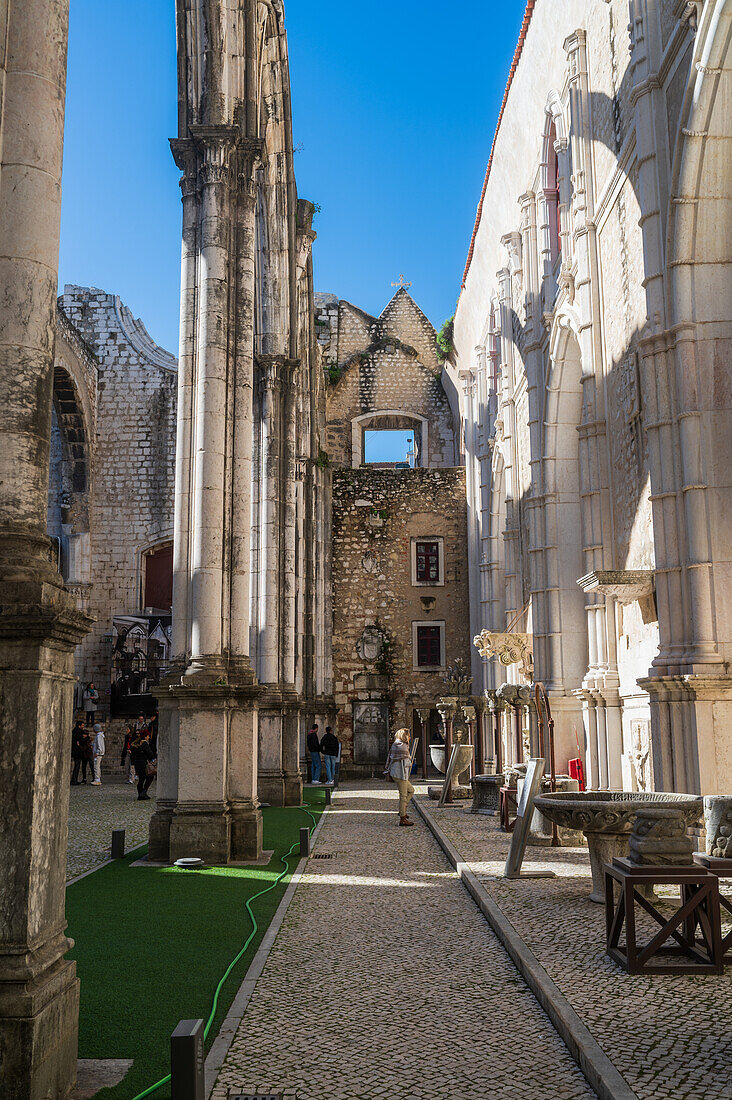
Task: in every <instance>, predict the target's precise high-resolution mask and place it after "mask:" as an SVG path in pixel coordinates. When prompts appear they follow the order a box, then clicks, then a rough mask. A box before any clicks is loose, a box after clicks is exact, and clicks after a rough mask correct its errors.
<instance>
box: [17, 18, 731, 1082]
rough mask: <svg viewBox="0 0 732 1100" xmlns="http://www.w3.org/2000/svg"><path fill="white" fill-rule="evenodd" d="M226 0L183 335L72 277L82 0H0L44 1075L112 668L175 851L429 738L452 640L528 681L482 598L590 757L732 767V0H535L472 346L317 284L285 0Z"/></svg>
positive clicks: (31, 1070) (600, 783)
mask: <svg viewBox="0 0 732 1100" xmlns="http://www.w3.org/2000/svg"><path fill="white" fill-rule="evenodd" d="M233 6H234V7H236V8H237V9H238V11H239V12H240V15H241V18H240V19H239V20H231V19H229V18H228V14H229V9H230V8H231V7H232V3H231V2H230V0H226V2H225V0H217V2H214V0H178V3H177V8H178V17H179V18H178V28H179V30H178V50H179V76H180V87H179V132H178V135H177V136H176V137H175V138H174V139H173V141H172V149H173V155H174V157H175V161H176V163H177V165H178V167H179V168H180V170H181V181H180V186H181V192H182V240H183V251H182V279H181V333H180V346H179V354H178V355H177V356H174V355H172V354H171V353H170V352H168V351H165V350H164V349H162V348H159V347H158V346H157V345H156V344H155V343H154V341H153V340H152V339H151V338H150V336H149V334H148V333H147V331H146V330H145V328H144V325H143V324H142V323H141V322H140V321H139V320H136V319H134V318H133V317H132V316H131V314H130V313H129V310H127V309H126V307H125V306H124V305H123V304H122V303H121V302H120V300H119V298H117V297H116V296H115V295H114V294H111V293H108V292H107V291H103V290H98V289H96V288H91V287H82V286H67V287H65V288H64V289H63V293H62V294H61V296H60V297H59V298H58V299H57V285H56V284H57V266H58V235H59V220H60V172H61V159H62V150H63V103H64V88H65V65H66V37H67V27H68V0H27V2H26V3H24V4H22V5H19V4H12V3H10V2H9V0H0V16H1V17H2V18H1V19H0V26H2V27H3V28H4V34H3V36H2V52H1V53H0V67H1V69H2V89H3V93H2V103H1V105H0V125H1V127H2V146H1V149H2V151H1V154H0V157H1V160H0V180H1V182H2V187H1V188H0V233H1V234H2V237H3V247H2V248H0V280H1V281H2V285H3V288H4V293H3V298H2V302H1V303H0V423H1V424H2V438H3V446H2V448H1V449H0V523H1V525H2V531H3V538H2V541H1V542H0V604H1V606H2V619H1V622H0V657H1V660H0V687H1V698H2V708H1V712H0V723H1V725H2V752H0V775H1V776H2V785H3V790H4V791H6V792H10V793H9V795H6V796H5V798H4V806H3V814H2V820H0V847H1V848H2V851H3V860H2V861H0V864H1V866H0V897H2V898H3V899H5V900H3V902H2V904H0V1066H2V1068H3V1072H4V1073H5V1075H6V1078H7V1080H8V1081H10V1082H11V1086H10V1093H9V1095H10V1096H12V1097H13V1098H16V1097H18V1098H19V1097H23V1098H24V1100H25V1098H26V1097H29V1098H31V1100H45V1098H47V1097H53V1098H56V1097H66V1096H67V1095H68V1093H69V1089H70V1087H71V1084H72V1083H73V1080H74V1076H75V1058H76V1023H75V1021H76V1019H77V1015H78V997H79V987H78V981H77V979H76V977H75V971H74V966H73V964H72V963H69V962H68V961H67V960H66V959H65V955H66V952H67V950H68V941H67V939H66V936H65V935H64V927H65V925H64V870H65V845H66V820H67V815H68V799H69V792H68V776H67V770H66V761H67V758H68V748H69V737H70V730H71V726H72V719H73V707H74V692H75V690H77V688H76V686H75V685H76V684H77V683H78V681H80V680H82V679H83V680H89V679H93V680H94V681H95V682H96V683H97V684H98V685H99V686H100V687H101V688H102V713H103V714H104V716H105V718H106V719H108V720H109V729H110V736H111V737H114V736H116V732H117V730H118V728H119V727H118V726H115V721H119V718H120V716H121V715H123V714H124V713H125V707H126V706H129V705H130V698H131V697H133V698H134V701H135V704H137V700H138V699H139V698H140V697H141V696H143V695H145V696H152V695H154V696H155V698H156V699H157V704H158V707H159V710H160V742H159V746H160V762H159V778H158V783H157V806H156V811H155V813H154V815H153V818H152V822H151V827H150V853H151V856H153V857H156V858H159V859H161V860H163V861H165V860H171V859H175V858H177V856H179V855H182V854H185V855H190V854H200V855H202V856H204V857H205V858H206V859H208V860H210V861H212V862H220V863H225V862H228V861H239V860H243V859H251V858H256V857H257V856H258V855H259V854H260V852H261V833H262V823H261V812H260V809H259V803H260V800H261V801H267V802H270V803H274V804H279V805H290V804H298V803H299V802H300V801H301V798H302V783H303V768H304V762H305V760H304V758H305V752H304V733H305V731H306V729H307V727H308V725H309V724H310V723H311V722H312V721H313V720H319V721H321V722H322V723H323V724H325V722H328V721H329V722H331V723H332V724H333V725H334V726H337V728H338V731H339V736H340V738H341V741H342V743H343V749H344V767H346V768H349V767H350V768H351V769H352V771H353V773H354V774H355V773H357V772H358V769H359V767H360V768H361V769H362V771H363V770H366V771H369V770H373V768H374V767H376V766H377V765H378V764H379V761H380V758H381V754H382V751H383V748H384V744H385V739H386V733H387V730H388V728H389V725H390V724H393V723H395V722H398V723H400V724H401V723H405V722H406V723H411V722H415V723H416V722H417V717H416V716H417V714H418V713H419V714H421V715H422V717H420V719H419V720H420V722H421V723H424V722H427V721H429V722H430V723H432V724H431V725H430V726H429V729H430V730H432V731H434V730H435V725H434V723H435V719H436V712H435V705H436V701H437V699H438V698H439V697H440V695H441V694H442V693H443V692H444V691H445V688H444V684H443V677H444V675H445V671H446V666H447V665H448V664H449V663H451V662H452V661H454V660H455V659H456V658H457V657H461V658H463V660H464V661H465V662H466V663H470V662H472V674H473V693H474V699H475V702H476V707H477V709H478V711H480V710H481V709H482V708H484V707H485V696H484V694H483V692H484V690H485V691H487V692H488V694H489V695H490V693H491V692H492V691H494V689H496V688H497V687H498V686H500V684H501V682H502V681H503V680H505V679H506V678H507V679H508V680H509V681H510V682H513V683H520V682H522V675H523V674H522V672H521V669H520V667H519V665H517V664H514V665H509V666H505V665H503V664H501V663H500V662H497V661H493V660H482V659H481V657H480V655H479V653H478V651H477V650H476V648H475V647H474V646H473V645H472V638H473V636H474V635H477V634H478V633H479V632H480V631H481V630H484V629H486V630H489V631H491V632H496V633H500V632H506V631H509V632H514V633H518V634H520V635H521V636H522V638H523V639H524V642H525V644H526V645H527V646H528V648H529V651H530V653H531V658H532V661H533V673H534V676H535V677H536V679H540V680H543V681H544V682H545V684H546V686H547V688H548V691H549V695H550V698H551V702H552V709H553V713H554V715H555V718H556V723H557V763H558V765H559V767H560V769H561V770H562V771H563V770H565V768H566V767H567V764H568V760H569V758H570V757H576V756H577V755H578V754H579V756H580V758H581V759H582V761H583V763H584V768H585V773H586V777H587V781H588V783H589V785H591V786H592V787H604V788H606V787H614V788H621V787H622V788H625V789H638V788H642V789H656V790H670V791H691V792H702V793H708V794H713V793H728V794H729V793H732V677H730V674H729V663H730V658H731V657H732V652H731V651H730V647H731V646H732V633H731V632H732V618H731V617H730V612H729V610H728V609H729V607H730V606H732V565H731V564H730V547H731V546H732V529H731V527H730V525H731V524H732V519H731V517H732V499H731V495H732V494H731V488H730V484H729V471H730V469H732V451H731V450H730V447H731V444H730V440H732V408H730V402H731V401H732V385H731V384H730V367H729V337H730V294H729V287H730V278H729V227H730V207H729V196H728V183H727V182H726V181H728V180H729V178H730V176H729V168H730V159H731V158H730V148H729V143H730V130H729V127H730V118H729V110H728V105H729V101H730V86H729V54H728V49H729V37H730V28H731V26H732V2H731V0H695V2H693V3H679V2H677V0H630V15H631V18H630V39H629V41H628V40H627V39H625V38H624V35H625V27H626V24H627V20H628V2H627V0H607V2H604V3H599V2H596V0H566V2H565V3H563V4H561V5H556V4H552V3H550V2H549V0H536V2H532V3H529V5H528V7H527V12H526V16H525V19H524V24H523V27H522V31H521V38H520V41H519V45H518V47H517V51H516V58H515V64H514V66H513V67H512V69H511V77H510V80H509V85H508V87H507V89H506V96H505V100H504V104H503V108H502V111H501V117H500V124H499V127H498V129H497V131H496V136H495V140H494V145H493V149H492V152H491V157H490V161H489V164H488V169H487V172H486V176H485V181H484V184H483V193H482V197H481V200H480V205H479V208H478V214H477V218H476V222H475V228H474V232H473V237H472V240H471V241H470V245H469V251H468V262H467V265H466V269H465V273H464V278H463V285H462V288H461V290H460V296H459V300H458V305H457V310H456V314H455V318H454V338H453V350H452V351H451V353H450V355H449V356H448V358H447V360H446V361H445V362H441V360H440V359H439V358H438V351H437V344H436V336H435V330H434V329H433V327H432V325H431V324H430V322H429V321H428V320H427V319H426V318H425V317H424V315H423V314H422V313H421V311H420V310H419V308H418V306H417V304H416V303H415V302H414V300H413V299H412V297H411V296H410V295H409V294H408V293H407V291H406V289H404V287H400V289H399V290H398V291H397V293H396V294H395V295H394V296H393V297H392V299H391V301H390V302H388V303H387V305H386V306H385V308H384V311H383V312H382V314H381V315H380V316H379V317H373V316H371V315H369V314H366V313H365V312H364V311H363V310H361V309H360V308H358V307H357V306H354V305H352V304H351V303H349V302H345V301H343V300H339V299H338V298H337V296H335V295H332V294H324V293H316V292H315V287H314V280H313V248H314V246H315V239H316V233H315V231H314V230H313V214H314V206H313V204H312V203H310V202H308V201H307V200H305V199H302V198H299V197H298V195H297V189H296V183H295V176H294V158H293V142H292V126H291V103H290V86H289V76H288V64H287V41H286V35H285V30H284V12H283V5H282V0H237V3H236V4H234V5H233ZM41 26H42V27H45V28H47V31H48V33H47V34H46V35H45V36H44V37H43V38H42V40H37V35H34V34H33V31H32V29H33V28H34V27H36V28H37V27H41ZM517 133H520V134H521V140H520V141H517V140H516V137H515V135H516V134H517ZM171 201H173V199H172V197H171ZM176 201H177V200H176ZM41 212H42V216H40V215H41ZM315 247H317V246H315ZM378 428H388V429H397V428H398V429H404V428H408V429H409V431H410V432H411V433H412V441H413V449H412V454H411V456H410V457H409V458H407V456H405V461H404V462H401V463H394V464H382V465H381V466H374V465H371V466H367V465H365V464H364V463H363V458H364V449H363V448H364V434H365V432H366V431H369V430H374V429H378ZM525 671H526V669H525V668H524V672H525ZM430 714H431V717H430ZM478 721H481V716H480V715H479V718H478ZM486 721H487V719H486V717H485V714H484V715H483V722H484V724H485V722H486ZM419 728H423V727H422V726H420V727H419ZM527 732H528V736H529V739H531V736H532V735H533V730H528V731H527ZM503 738H504V742H503V752H504V760H506V761H508V762H510V761H511V760H512V757H513V754H514V753H515V752H516V751H517V750H516V748H515V747H514V744H515V743H514V741H513V739H512V737H511V731H510V730H509V728H508V725H507V726H506V729H505V730H504V731H503ZM201 760H205V761H206V762H207V766H206V768H205V769H202V768H201V764H200V762H201ZM7 899H10V900H9V901H8V900H7ZM13 1090H15V1091H13Z"/></svg>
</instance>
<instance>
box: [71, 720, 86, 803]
mask: <svg viewBox="0 0 732 1100" xmlns="http://www.w3.org/2000/svg"><path fill="white" fill-rule="evenodd" d="M85 733H86V729H85V727H84V719H83V718H77V720H76V725H75V726H74V728H73V729H72V731H71V759H72V761H73V764H74V770H73V772H72V775H71V786H72V787H78V786H79V769H80V768H81V765H82V764H84V782H85V783H86V761H85V760H84V734H85Z"/></svg>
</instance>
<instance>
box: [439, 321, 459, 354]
mask: <svg viewBox="0 0 732 1100" xmlns="http://www.w3.org/2000/svg"><path fill="white" fill-rule="evenodd" d="M454 333H455V314H454V313H453V315H452V317H448V319H447V320H446V321H445V322H444V324H443V326H442V328H441V329H440V331H439V332H438V333H437V358H438V359H439V360H440V362H441V363H444V362H445V360H446V359H449V358H450V356H451V355H452V353H453V351H454V344H453V336H454Z"/></svg>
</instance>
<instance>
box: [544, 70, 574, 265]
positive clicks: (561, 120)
mask: <svg viewBox="0 0 732 1100" xmlns="http://www.w3.org/2000/svg"><path fill="white" fill-rule="evenodd" d="M570 178H571V166H570V157H569V127H568V122H567V116H566V112H565V110H564V106H563V104H562V100H561V97H560V95H559V93H558V92H557V91H556V90H555V89H552V90H551V91H550V92H549V95H548V96H547V101H546V108H545V113H544V132H543V134H542V141H541V165H540V168H539V182H540V191H539V213H540V223H541V224H540V229H541V253H542V261H543V270H544V275H545V277H546V276H548V275H550V274H551V273H552V272H553V270H554V268H555V266H556V265H557V263H558V262H559V261H560V260H562V261H565V262H566V260H567V257H568V254H569V253H568V249H569V248H570V247H571V234H570V233H569V204H570V199H571V192H570Z"/></svg>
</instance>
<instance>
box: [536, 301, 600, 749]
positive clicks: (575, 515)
mask: <svg viewBox="0 0 732 1100" xmlns="http://www.w3.org/2000/svg"><path fill="white" fill-rule="evenodd" d="M583 403H584V393H583V370H582V355H581V350H580V343H579V318H578V316H577V314H576V311H575V310H574V309H573V308H571V307H568V308H566V309H565V310H563V311H562V313H561V314H559V315H558V317H557V318H556V319H555V322H554V326H553V329H552V333H551V340H550V345H549V356H548V365H547V374H546V385H545V390H544V415H543V426H542V433H543V439H542V464H541V465H542V475H541V476H542V491H543V499H544V508H543V513H544V554H543V559H544V561H543V591H542V593H541V603H542V607H541V609H537V610H538V612H539V613H538V614H537V626H536V631H537V633H538V634H539V635H540V638H539V642H540V644H539V645H538V646H537V651H536V653H535V661H536V666H537V668H536V674H537V679H544V680H545V682H546V685H547V688H548V689H549V691H550V692H551V694H552V696H553V700H552V710H553V711H556V714H555V720H556V723H557V758H558V759H560V760H564V759H566V758H567V756H568V755H574V753H573V752H572V751H571V750H572V744H573V740H574V737H573V732H572V726H573V725H575V724H576V725H579V723H580V722H581V720H582V719H581V705H580V703H579V700H578V699H577V698H576V697H575V692H577V691H578V690H579V689H580V687H581V684H582V681H583V679H584V676H585V673H586V671H587V666H588V637H587V618H586V612H585V598H584V593H583V592H582V591H581V590H580V589H579V587H578V585H577V581H578V579H579V578H580V577H581V576H582V575H583V574H584V553H583V546H584V537H583V530H582V498H581V494H582V491H583V485H582V478H581V467H580V457H579V432H578V429H579V427H580V424H581V422H582V418H583ZM555 700H556V705H555Z"/></svg>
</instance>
